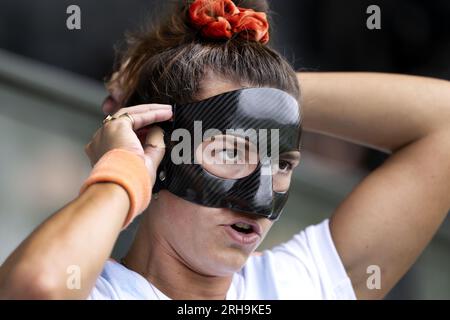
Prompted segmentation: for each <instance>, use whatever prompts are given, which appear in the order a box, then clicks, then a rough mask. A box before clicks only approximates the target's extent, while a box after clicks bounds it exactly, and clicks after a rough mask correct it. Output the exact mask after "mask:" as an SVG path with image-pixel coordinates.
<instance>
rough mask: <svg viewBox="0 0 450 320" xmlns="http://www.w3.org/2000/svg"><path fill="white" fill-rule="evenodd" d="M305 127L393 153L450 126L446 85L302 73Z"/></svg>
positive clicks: (406, 79) (418, 79) (448, 87)
mask: <svg viewBox="0 0 450 320" xmlns="http://www.w3.org/2000/svg"><path fill="white" fill-rule="evenodd" d="M298 77H299V81H300V86H301V89H302V103H303V112H304V127H305V130H307V131H313V132H318V133H323V134H327V135H331V136H335V137H338V138H341V139H344V140H348V141H352V142H355V143H358V144H362V145H366V146H370V147H373V148H376V149H379V150H384V151H386V152H393V151H396V150H398V149H400V148H402V147H403V146H405V145H408V144H410V143H412V142H414V141H417V140H419V139H421V138H423V137H425V136H427V135H429V134H432V133H434V132H436V131H439V130H448V128H449V122H450V83H449V82H448V81H443V80H437V79H431V78H423V77H414V76H406V75H393V74H382V73H299V74H298Z"/></svg>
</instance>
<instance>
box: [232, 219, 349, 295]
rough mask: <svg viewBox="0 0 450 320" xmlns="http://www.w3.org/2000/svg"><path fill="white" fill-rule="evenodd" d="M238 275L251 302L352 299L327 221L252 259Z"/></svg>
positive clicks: (347, 280)
mask: <svg viewBox="0 0 450 320" xmlns="http://www.w3.org/2000/svg"><path fill="white" fill-rule="evenodd" d="M240 274H241V276H242V278H243V282H244V283H245V288H246V291H248V294H249V295H250V298H253V299H260V298H263V299H355V298H356V297H355V293H354V291H353V287H352V284H351V281H350V279H349V277H348V275H347V273H346V272H345V268H344V266H343V264H342V261H341V259H340V257H339V255H338V253H337V250H336V247H335V245H334V242H333V239H332V237H331V233H330V228H329V221H328V220H325V221H323V222H322V223H320V224H318V225H314V226H310V227H308V228H306V229H305V230H303V231H301V232H299V233H298V234H296V235H295V236H294V237H293V238H292V239H291V240H290V241H288V242H286V243H283V244H281V245H279V246H276V247H274V248H273V249H272V250H266V251H264V252H263V253H262V255H257V256H252V257H251V258H250V259H249V260H248V262H247V264H246V265H245V267H244V268H243V269H242V271H241V272H240ZM261 295H263V296H262V297H261Z"/></svg>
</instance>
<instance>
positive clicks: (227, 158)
mask: <svg viewBox="0 0 450 320" xmlns="http://www.w3.org/2000/svg"><path fill="white" fill-rule="evenodd" d="M218 156H219V160H220V161H223V162H224V163H230V162H231V163H235V162H237V160H238V159H239V152H238V150H237V149H223V150H221V151H219V152H218Z"/></svg>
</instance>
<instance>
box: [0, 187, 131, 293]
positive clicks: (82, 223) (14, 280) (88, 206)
mask: <svg viewBox="0 0 450 320" xmlns="http://www.w3.org/2000/svg"><path fill="white" fill-rule="evenodd" d="M128 210H129V198H128V195H127V193H126V191H125V190H124V189H123V188H122V187H120V186H119V185H115V184H111V183H101V184H94V185H92V186H91V187H89V188H88V189H87V190H86V191H85V192H84V193H83V194H82V195H80V197H78V198H77V199H76V200H74V201H73V202H71V203H70V204H68V205H67V206H66V207H64V208H63V209H61V210H60V211H59V212H57V213H56V214H54V215H53V216H52V217H50V218H49V219H48V220H47V221H46V222H44V223H43V224H42V225H41V226H40V227H39V228H38V229H37V230H36V231H34V232H33V233H32V234H31V235H30V236H29V237H28V238H27V239H26V240H25V241H24V242H23V243H22V244H21V245H20V246H19V247H18V248H17V249H16V250H15V251H14V252H13V253H12V254H11V256H10V257H9V258H8V259H7V260H6V262H5V263H4V264H3V265H2V266H1V268H0V297H1V298H38V299H39V298H44V299H47V298H64V299H66V298H69V299H72V298H75V299H76V298H86V297H87V295H88V294H89V292H90V290H91V288H92V286H93V285H94V283H95V280H96V278H97V277H98V275H99V273H100V272H101V270H102V267H103V265H104V263H105V261H106V260H107V259H108V257H109V255H110V253H111V250H112V248H113V245H114V243H115V241H116V239H117V237H118V235H119V233H120V230H121V228H122V226H123V223H124V221H125V218H126V216H127V213H128ZM69 266H76V268H78V267H79V269H78V270H80V272H81V274H80V275H81V288H80V289H79V290H71V289H69V288H68V286H67V280H68V278H69V276H70V273H68V272H70V269H68V268H69Z"/></svg>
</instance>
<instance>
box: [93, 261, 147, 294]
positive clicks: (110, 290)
mask: <svg viewBox="0 0 450 320" xmlns="http://www.w3.org/2000/svg"><path fill="white" fill-rule="evenodd" d="M154 295H155V293H154V291H153V290H152V289H151V287H150V284H149V283H148V282H147V281H146V280H145V279H144V278H143V277H142V276H141V275H139V274H137V273H135V272H134V271H132V270H129V269H127V268H125V267H124V266H122V265H121V264H120V263H118V262H116V261H114V260H112V259H111V260H108V261H107V262H106V263H105V265H104V267H103V271H102V273H101V274H100V276H99V277H98V278H97V281H96V282H95V286H94V288H93V289H92V291H91V293H90V295H89V297H88V299H90V300H110V299H111V300H119V299H125V300H143V299H155V298H156V297H155V296H154Z"/></svg>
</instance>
